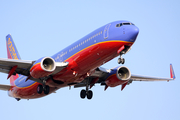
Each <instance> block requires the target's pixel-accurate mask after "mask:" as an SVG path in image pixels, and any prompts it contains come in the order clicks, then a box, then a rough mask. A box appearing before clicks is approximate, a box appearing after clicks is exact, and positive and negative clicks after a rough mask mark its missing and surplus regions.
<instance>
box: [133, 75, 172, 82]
mask: <svg viewBox="0 0 180 120" xmlns="http://www.w3.org/2000/svg"><path fill="white" fill-rule="evenodd" d="M130 80H132V81H168V80H173V78H159V77H149V76H141V75H133V74H132V75H131V79H130Z"/></svg>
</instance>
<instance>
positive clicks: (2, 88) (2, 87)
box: [0, 84, 11, 91]
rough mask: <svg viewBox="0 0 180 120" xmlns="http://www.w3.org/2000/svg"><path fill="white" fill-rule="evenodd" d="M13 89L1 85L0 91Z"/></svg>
mask: <svg viewBox="0 0 180 120" xmlns="http://www.w3.org/2000/svg"><path fill="white" fill-rule="evenodd" d="M10 88H11V86H10V85H2V84H0V90H4V91H8V90H9V89H10Z"/></svg>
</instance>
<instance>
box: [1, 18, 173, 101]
mask: <svg viewBox="0 0 180 120" xmlns="http://www.w3.org/2000/svg"><path fill="white" fill-rule="evenodd" d="M138 33H139V29H138V27H137V26H135V24H133V23H132V22H129V21H126V20H121V21H115V22H111V23H108V24H106V25H104V26H102V27H100V28H98V29H96V30H95V31H93V32H91V33H90V34H88V35H86V36H85V37H83V38H81V39H80V40H78V41H76V42H75V43H73V44H71V45H69V46H68V47H66V48H64V49H63V50H61V51H59V52H58V53H56V54H54V55H52V56H50V57H49V56H47V57H42V58H39V59H38V60H21V58H20V55H19V53H18V50H17V48H16V46H15V44H14V41H13V39H12V37H11V35H10V34H8V35H7V36H6V45H7V56H8V59H5V58H0V72H3V73H6V74H7V79H9V78H10V85H2V84H0V90H5V91H8V95H9V96H10V97H14V98H16V100H18V101H19V100H20V99H34V98H40V97H43V96H46V95H48V94H51V93H53V92H55V91H56V90H58V89H60V88H62V87H69V86H74V87H75V88H77V87H84V88H85V89H82V90H81V92H80V97H81V98H82V99H84V98H86V97H87V99H91V98H92V97H93V92H92V91H91V90H90V89H91V88H92V87H93V86H94V85H95V84H100V85H104V86H105V87H104V90H106V89H107V88H108V87H116V86H119V85H121V86H122V87H121V90H123V89H124V88H125V86H126V85H129V84H130V83H132V81H169V80H174V79H175V75H174V71H173V68H172V65H170V78H159V77H148V76H141V75H134V74H131V72H130V70H129V69H128V68H127V67H125V66H123V65H122V66H118V67H115V68H111V69H105V68H102V67H100V66H101V65H103V64H105V63H107V62H108V61H110V60H112V59H114V58H115V57H117V56H119V59H118V64H124V63H125V59H124V58H122V55H124V54H126V53H127V52H128V51H129V50H130V49H131V46H132V45H133V43H134V42H135V41H136V38H137V36H138ZM48 49H49V48H48Z"/></svg>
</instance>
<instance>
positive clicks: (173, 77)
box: [170, 64, 176, 79]
mask: <svg viewBox="0 0 180 120" xmlns="http://www.w3.org/2000/svg"><path fill="white" fill-rule="evenodd" d="M170 75H171V78H172V79H175V78H176V77H175V74H174V70H173V66H172V64H170Z"/></svg>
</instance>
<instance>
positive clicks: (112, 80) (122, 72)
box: [105, 66, 131, 87]
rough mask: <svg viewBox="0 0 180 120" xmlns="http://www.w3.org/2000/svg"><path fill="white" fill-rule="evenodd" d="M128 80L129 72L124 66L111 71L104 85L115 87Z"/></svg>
mask: <svg viewBox="0 0 180 120" xmlns="http://www.w3.org/2000/svg"><path fill="white" fill-rule="evenodd" d="M130 78H131V72H130V70H129V69H128V68H127V67H125V66H121V67H117V68H114V69H112V70H111V72H110V73H109V75H108V77H107V79H106V81H105V83H106V85H108V86H110V87H115V86H118V85H122V84H124V83H126V82H128V80H129V79H130Z"/></svg>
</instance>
